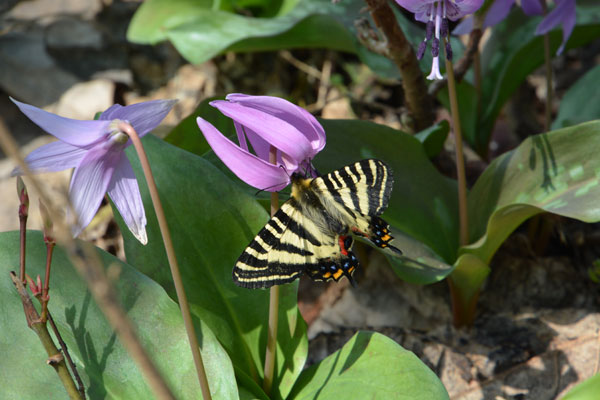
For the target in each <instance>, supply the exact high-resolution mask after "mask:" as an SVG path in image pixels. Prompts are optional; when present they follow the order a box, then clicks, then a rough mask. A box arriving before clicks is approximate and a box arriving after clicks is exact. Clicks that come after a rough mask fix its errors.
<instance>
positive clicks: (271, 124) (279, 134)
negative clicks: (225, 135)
mask: <svg viewBox="0 0 600 400" xmlns="http://www.w3.org/2000/svg"><path fill="white" fill-rule="evenodd" d="M210 105H211V106H213V107H216V108H218V109H219V111H221V112H222V113H223V114H224V115H226V116H228V117H229V118H231V119H233V120H235V121H237V122H239V123H240V124H242V125H244V126H245V127H247V128H249V129H251V130H252V131H254V132H255V133H256V134H257V135H259V136H260V137H262V138H263V139H264V140H265V141H267V142H268V143H269V144H271V145H273V146H274V147H275V148H277V149H278V150H280V151H281V152H283V153H285V154H287V155H288V156H289V157H290V162H292V163H293V164H294V165H293V169H296V168H297V167H298V164H300V162H301V161H303V160H305V159H307V158H310V157H311V154H312V147H311V143H310V142H309V141H308V139H307V138H306V137H305V136H304V135H303V134H302V133H301V132H300V131H299V130H298V129H296V128H295V127H294V126H292V125H290V124H289V123H288V122H286V121H284V120H281V119H279V118H277V117H274V116H272V115H270V114H267V113H265V112H263V111H260V110H256V109H252V108H249V107H245V106H243V105H241V104H238V103H231V102H229V101H223V100H216V101H213V102H211V103H210Z"/></svg>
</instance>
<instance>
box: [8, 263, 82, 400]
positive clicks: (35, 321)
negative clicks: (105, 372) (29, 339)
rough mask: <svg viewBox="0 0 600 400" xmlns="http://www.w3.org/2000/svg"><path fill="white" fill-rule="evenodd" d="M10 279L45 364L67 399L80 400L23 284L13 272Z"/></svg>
mask: <svg viewBox="0 0 600 400" xmlns="http://www.w3.org/2000/svg"><path fill="white" fill-rule="evenodd" d="M10 277H11V279H12V281H13V284H14V285H15V287H16V288H17V291H18V292H19V296H20V297H21V302H22V303H23V310H24V311H25V318H26V319H27V325H28V326H29V327H30V328H31V329H32V330H33V331H34V332H35V333H36V334H37V336H38V338H39V339H40V342H41V343H42V346H44V349H45V350H46V353H48V360H47V363H48V364H49V365H51V366H52V368H54V370H55V371H56V373H57V375H58V377H59V379H60V381H61V382H62V384H63V386H64V387H65V390H66V391H67V394H68V395H69V398H70V399H78V400H81V399H82V397H81V394H80V393H79V391H78V390H77V386H75V382H73V378H72V377H71V374H70V373H69V369H68V368H67V364H66V363H65V360H64V357H63V355H62V353H61V352H60V351H59V350H58V348H57V347H56V345H55V344H54V341H53V340H52V336H50V332H48V327H47V326H46V323H45V322H42V320H41V319H40V316H39V314H38V312H37V311H36V309H35V307H34V306H33V302H32V301H31V298H30V297H29V294H27V291H26V290H25V286H23V283H22V282H21V280H20V279H19V278H18V277H17V275H16V274H15V273H14V272H12V271H11V272H10Z"/></svg>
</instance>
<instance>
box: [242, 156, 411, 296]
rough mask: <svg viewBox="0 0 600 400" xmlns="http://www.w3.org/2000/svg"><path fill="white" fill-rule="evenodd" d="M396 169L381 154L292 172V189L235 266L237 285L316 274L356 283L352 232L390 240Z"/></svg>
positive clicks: (315, 276)
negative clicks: (317, 172) (315, 171)
mask: <svg viewBox="0 0 600 400" xmlns="http://www.w3.org/2000/svg"><path fill="white" fill-rule="evenodd" d="M393 182H394V180H393V177H392V171H391V170H390V168H389V167H388V166H387V165H386V164H385V163H384V162H383V161H380V160H373V159H370V160H362V161H359V162H357V163H355V164H352V165H348V166H345V167H344V168H341V169H339V170H337V171H334V172H332V173H330V174H328V175H325V176H321V177H318V178H304V177H302V176H301V175H299V174H293V175H292V195H291V197H290V199H289V200H287V201H286V202H285V203H283V205H282V206H281V208H280V209H279V211H277V212H276V213H275V215H274V216H273V218H271V220H270V221H269V222H268V223H267V224H266V225H265V227H264V228H263V229H262V230H261V231H260V232H258V235H256V237H255V238H254V240H253V241H252V242H251V243H250V245H249V246H248V247H247V248H246V250H244V252H243V253H242V255H241V256H240V257H239V258H238V260H237V262H236V264H235V267H234V268H233V280H234V282H235V283H236V284H237V285H238V286H242V287H246V288H251V289H257V288H267V287H270V286H273V285H280V284H283V283H287V282H291V281H293V280H294V279H296V278H298V277H299V276H300V275H301V274H303V273H305V274H307V275H308V276H310V277H311V278H312V279H314V280H319V281H328V280H331V279H333V280H335V281H338V280H339V279H340V278H341V277H342V276H345V277H347V278H348V280H350V282H351V283H352V285H353V286H355V285H356V283H355V281H354V279H353V278H352V274H353V273H354V271H355V270H356V268H357V267H358V265H359V264H358V260H357V258H356V256H355V255H354V253H352V245H353V243H354V242H353V237H352V235H351V233H353V234H355V235H358V236H362V237H365V238H367V239H369V240H370V241H371V242H372V243H373V244H375V245H376V246H378V247H382V248H385V247H388V248H390V249H392V250H393V251H395V252H397V253H399V254H402V252H401V251H400V250H398V249H397V248H395V247H394V246H392V245H391V244H390V241H391V240H392V239H393V237H392V236H391V235H390V230H389V225H388V223H387V222H385V221H384V220H383V219H381V218H379V215H381V214H382V213H383V212H384V211H385V209H386V208H387V205H388V200H389V198H390V194H391V192H392V185H393Z"/></svg>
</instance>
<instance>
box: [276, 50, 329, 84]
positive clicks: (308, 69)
mask: <svg viewBox="0 0 600 400" xmlns="http://www.w3.org/2000/svg"><path fill="white" fill-rule="evenodd" d="M279 56H280V57H281V58H283V59H284V60H285V61H287V62H289V63H290V64H292V65H293V66H294V67H296V68H298V69H299V70H300V71H302V72H304V73H305V74H307V75H310V76H312V77H313V78H316V79H321V75H322V74H321V71H319V70H318V69H317V68H315V67H313V66H312V65H308V64H307V63H305V62H302V61H300V60H298V59H297V58H296V57H294V56H293V55H292V53H291V52H290V51H289V50H281V51H280V52H279Z"/></svg>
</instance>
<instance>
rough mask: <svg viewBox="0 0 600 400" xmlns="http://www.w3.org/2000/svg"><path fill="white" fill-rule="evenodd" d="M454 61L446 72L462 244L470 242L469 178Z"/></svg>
mask: <svg viewBox="0 0 600 400" xmlns="http://www.w3.org/2000/svg"><path fill="white" fill-rule="evenodd" d="M452 68H453V67H452V61H450V60H446V73H447V74H448V96H449V97H450V113H451V114H452V127H453V130H454V140H455V146H454V150H455V152H456V177H457V181H458V217H459V221H460V245H461V246H464V245H466V244H467V243H468V242H469V217H468V214H467V179H466V175H465V159H464V155H463V140H462V130H461V126H460V115H459V111H458V99H457V97H456V82H455V81H454V70H453V69H452Z"/></svg>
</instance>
